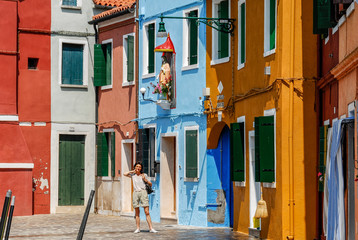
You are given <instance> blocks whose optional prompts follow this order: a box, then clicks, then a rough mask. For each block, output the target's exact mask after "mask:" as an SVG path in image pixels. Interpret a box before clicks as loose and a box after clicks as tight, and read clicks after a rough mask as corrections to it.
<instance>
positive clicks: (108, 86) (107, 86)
mask: <svg viewBox="0 0 358 240" xmlns="http://www.w3.org/2000/svg"><path fill="white" fill-rule="evenodd" d="M108 89H112V84H111V85H106V86H102V87H101V90H108Z"/></svg>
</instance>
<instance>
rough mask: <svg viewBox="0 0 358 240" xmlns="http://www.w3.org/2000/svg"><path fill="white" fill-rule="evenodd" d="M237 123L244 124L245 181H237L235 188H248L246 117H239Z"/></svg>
mask: <svg viewBox="0 0 358 240" xmlns="http://www.w3.org/2000/svg"><path fill="white" fill-rule="evenodd" d="M236 122H237V123H244V142H243V144H244V179H245V180H244V181H241V182H238V181H235V182H234V183H235V187H245V186H246V123H245V116H241V117H238V118H237V120H236Z"/></svg>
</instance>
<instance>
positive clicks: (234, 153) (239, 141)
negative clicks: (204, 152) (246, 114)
mask: <svg viewBox="0 0 358 240" xmlns="http://www.w3.org/2000/svg"><path fill="white" fill-rule="evenodd" d="M230 125H231V127H230V135H231V141H230V142H231V144H230V145H231V181H240V182H241V181H245V155H244V135H245V128H244V123H242V122H241V123H231V124H230Z"/></svg>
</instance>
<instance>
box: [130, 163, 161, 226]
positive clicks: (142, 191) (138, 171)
mask: <svg viewBox="0 0 358 240" xmlns="http://www.w3.org/2000/svg"><path fill="white" fill-rule="evenodd" d="M124 176H126V177H129V178H132V182H133V208H134V209H135V221H136V224H137V229H136V230H135V231H134V233H140V217H139V207H143V208H144V213H145V215H146V218H147V223H148V227H149V232H151V233H156V232H157V231H156V230H155V229H154V228H153V226H152V220H151V218H150V215H149V198H148V194H147V190H146V188H145V183H147V184H148V185H149V186H152V183H151V182H150V181H149V179H148V176H147V174H145V173H143V165H142V163H140V162H136V163H135V164H134V170H132V171H129V172H126V173H124Z"/></svg>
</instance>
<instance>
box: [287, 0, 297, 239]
mask: <svg viewBox="0 0 358 240" xmlns="http://www.w3.org/2000/svg"><path fill="white" fill-rule="evenodd" d="M295 3H296V1H295V0H292V1H291V56H290V57H291V61H290V64H291V65H290V74H291V77H292V78H294V60H295V59H294V49H295V47H294V46H295V29H296V28H295ZM293 88H294V80H290V93H289V94H290V96H289V104H290V106H289V133H288V141H289V160H288V164H289V200H288V201H289V204H288V205H289V219H290V220H289V235H288V236H287V239H294V205H295V199H294V182H293V179H294V176H293V174H294V166H293V105H294V103H293V94H294V91H293Z"/></svg>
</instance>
